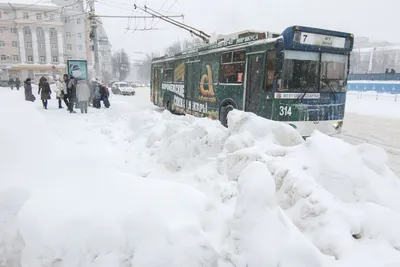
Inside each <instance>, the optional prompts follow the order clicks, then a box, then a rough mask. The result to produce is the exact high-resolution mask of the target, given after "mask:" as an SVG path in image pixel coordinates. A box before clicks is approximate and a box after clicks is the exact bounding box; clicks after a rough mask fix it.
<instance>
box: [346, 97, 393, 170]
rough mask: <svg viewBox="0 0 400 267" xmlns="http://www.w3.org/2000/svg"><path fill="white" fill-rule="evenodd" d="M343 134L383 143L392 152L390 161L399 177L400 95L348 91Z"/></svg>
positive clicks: (351, 140) (358, 140)
mask: <svg viewBox="0 0 400 267" xmlns="http://www.w3.org/2000/svg"><path fill="white" fill-rule="evenodd" d="M396 100H397V101H396ZM340 138H342V139H343V140H346V141H347V142H349V143H352V144H361V143H369V144H373V145H378V146H381V147H383V148H384V149H385V150H386V152H387V153H388V155H389V162H388V165H389V166H390V168H391V169H392V170H393V171H394V172H395V173H396V174H397V176H399V177H400V96H399V97H398V98H396V96H395V95H390V94H379V95H377V94H376V93H375V92H364V93H357V92H349V93H348V95H347V104H346V117H345V123H344V128H343V133H342V134H341V135H340Z"/></svg>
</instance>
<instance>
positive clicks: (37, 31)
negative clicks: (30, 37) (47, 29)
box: [36, 28, 43, 36]
mask: <svg viewBox="0 0 400 267" xmlns="http://www.w3.org/2000/svg"><path fill="white" fill-rule="evenodd" d="M36 34H37V35H38V36H42V35H43V29H42V28H37V29H36Z"/></svg>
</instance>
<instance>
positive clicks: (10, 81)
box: [8, 77, 15, 90]
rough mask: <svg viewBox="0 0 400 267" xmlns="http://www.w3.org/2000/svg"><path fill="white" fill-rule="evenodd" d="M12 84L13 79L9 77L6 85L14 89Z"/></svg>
mask: <svg viewBox="0 0 400 267" xmlns="http://www.w3.org/2000/svg"><path fill="white" fill-rule="evenodd" d="M14 84H15V82H14V79H13V78H12V77H10V79H9V80H8V86H10V88H11V90H14Z"/></svg>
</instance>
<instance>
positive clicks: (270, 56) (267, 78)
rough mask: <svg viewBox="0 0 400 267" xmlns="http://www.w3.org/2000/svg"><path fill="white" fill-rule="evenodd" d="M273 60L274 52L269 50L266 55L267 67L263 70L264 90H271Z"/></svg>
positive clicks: (273, 71) (273, 74)
mask: <svg viewBox="0 0 400 267" xmlns="http://www.w3.org/2000/svg"><path fill="white" fill-rule="evenodd" d="M275 59H276V51H275V50H271V51H269V52H268V53H267V66H266V68H265V70H266V74H265V89H266V90H272V88H273V85H274V78H275Z"/></svg>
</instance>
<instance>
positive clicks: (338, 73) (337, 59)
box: [320, 53, 347, 92]
mask: <svg viewBox="0 0 400 267" xmlns="http://www.w3.org/2000/svg"><path fill="white" fill-rule="evenodd" d="M346 73H347V56H345V55H336V54H327V53H322V56H321V87H320V88H321V89H320V90H321V91H323V92H329V91H332V90H333V91H335V92H339V91H341V90H342V89H343V87H344V86H345V84H344V82H345V76H346Z"/></svg>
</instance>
